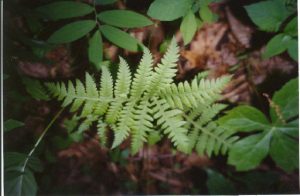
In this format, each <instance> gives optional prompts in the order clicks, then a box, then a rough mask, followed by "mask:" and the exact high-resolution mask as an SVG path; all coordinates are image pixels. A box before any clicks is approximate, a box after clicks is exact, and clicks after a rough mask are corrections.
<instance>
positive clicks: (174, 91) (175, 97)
mask: <svg viewBox="0 0 300 196" xmlns="http://www.w3.org/2000/svg"><path fill="white" fill-rule="evenodd" d="M229 79H230V78H229V77H228V76H223V77H220V78H217V79H211V80H208V79H201V80H200V82H199V83H198V82H197V78H195V79H194V80H193V81H192V83H191V84H189V83H188V82H180V83H179V84H178V85H176V84H171V85H168V86H167V87H166V88H165V89H163V90H162V91H161V96H162V98H164V99H165V100H167V101H168V104H170V106H171V107H173V108H179V109H182V110H183V109H184V108H185V107H187V108H193V107H197V106H199V104H203V105H209V104H210V103H213V102H214V101H216V100H217V99H218V98H219V96H220V92H221V90H222V89H223V88H224V86H225V84H227V82H228V81H229Z"/></svg>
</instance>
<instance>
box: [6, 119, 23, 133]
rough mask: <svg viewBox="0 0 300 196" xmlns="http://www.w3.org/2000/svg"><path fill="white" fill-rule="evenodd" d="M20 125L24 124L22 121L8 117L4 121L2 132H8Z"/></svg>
mask: <svg viewBox="0 0 300 196" xmlns="http://www.w3.org/2000/svg"><path fill="white" fill-rule="evenodd" d="M22 126H24V123H23V122H20V121H18V120H14V119H8V120H6V121H4V132H8V131H11V130H13V129H16V128H18V127H22Z"/></svg>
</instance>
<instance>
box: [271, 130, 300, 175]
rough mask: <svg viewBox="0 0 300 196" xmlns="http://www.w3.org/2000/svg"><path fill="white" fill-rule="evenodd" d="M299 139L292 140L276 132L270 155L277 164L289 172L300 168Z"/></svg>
mask: <svg viewBox="0 0 300 196" xmlns="http://www.w3.org/2000/svg"><path fill="white" fill-rule="evenodd" d="M297 141H298V139H297V140H296V139H295V138H294V139H292V138H290V137H289V136H287V135H285V134H282V133H280V132H275V134H274V135H273V138H272V142H271V148H270V155H271V157H272V159H273V160H274V161H275V162H276V164H277V165H278V166H279V167H281V168H283V169H284V170H285V171H287V172H291V171H293V170H294V169H296V168H299V151H298V146H299V144H298V142H297Z"/></svg>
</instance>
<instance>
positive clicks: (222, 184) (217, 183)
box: [206, 169, 236, 195]
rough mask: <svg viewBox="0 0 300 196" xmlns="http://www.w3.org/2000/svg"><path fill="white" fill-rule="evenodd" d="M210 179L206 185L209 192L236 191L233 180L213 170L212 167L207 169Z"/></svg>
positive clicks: (215, 193) (225, 193) (227, 193)
mask: <svg viewBox="0 0 300 196" xmlns="http://www.w3.org/2000/svg"><path fill="white" fill-rule="evenodd" d="M206 172H207V175H208V179H207V181H206V185H207V188H208V192H209V194H211V195H220V194H221V195H231V194H235V193H236V191H235V189H234V186H233V184H232V182H230V181H229V180H228V179H226V178H225V177H224V176H223V175H222V174H220V173H218V172H216V171H213V170H211V169H206Z"/></svg>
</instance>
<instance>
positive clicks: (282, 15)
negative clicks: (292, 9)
mask: <svg viewBox="0 0 300 196" xmlns="http://www.w3.org/2000/svg"><path fill="white" fill-rule="evenodd" d="M245 8H246V11H247V13H248V15H249V16H250V18H251V19H252V21H253V22H254V23H255V24H256V25H257V26H258V27H259V28H260V29H261V30H263V31H269V32H277V31H278V30H279V28H280V25H281V23H282V22H283V21H284V20H285V19H286V18H287V17H288V16H289V12H288V11H287V9H285V6H284V4H283V2H282V1H279V0H268V1H261V2H258V3H255V4H251V5H248V6H245Z"/></svg>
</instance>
